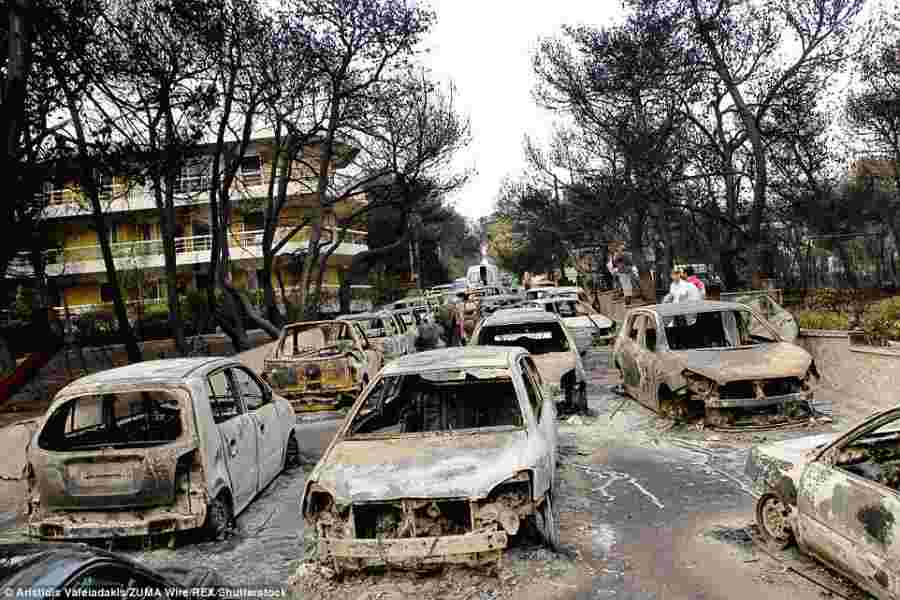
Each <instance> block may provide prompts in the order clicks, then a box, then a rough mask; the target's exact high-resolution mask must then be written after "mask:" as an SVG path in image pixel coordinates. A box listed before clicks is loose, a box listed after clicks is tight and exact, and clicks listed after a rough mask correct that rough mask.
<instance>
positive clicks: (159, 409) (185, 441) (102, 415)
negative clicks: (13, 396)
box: [26, 358, 298, 539]
mask: <svg viewBox="0 0 900 600" xmlns="http://www.w3.org/2000/svg"><path fill="white" fill-rule="evenodd" d="M295 419H296V417H295V416H294V411H293V410H292V409H291V407H290V405H289V404H288V403H287V401H286V400H284V399H282V398H279V397H278V396H275V395H274V394H273V393H272V391H271V390H270V389H269V388H268V387H267V386H266V385H265V383H263V382H262V381H260V380H259V379H257V377H256V376H255V375H254V374H253V373H251V372H250V371H248V370H247V369H246V368H244V367H243V366H242V365H240V364H239V363H238V362H236V361H234V360H231V359H224V358H212V359H210V358H204V359H199V358H198V359H170V360H157V361H148V362H142V363H136V364H133V365H129V366H127V367H120V368H118V369H110V370H108V371H104V372H102V373H97V374H94V375H89V376H87V377H83V378H81V379H79V380H77V381H75V382H73V383H71V384H69V385H68V386H66V387H65V388H63V389H62V390H61V391H60V392H59V394H57V396H56V398H55V399H54V401H53V403H52V404H51V405H50V408H49V409H48V410H47V413H46V416H45V417H44V418H43V419H42V421H41V423H40V425H39V426H38V429H37V431H36V432H35V434H34V437H33V438H32V440H31V443H30V444H29V447H28V451H27V456H28V463H27V471H26V472H27V475H28V487H29V499H28V505H27V511H26V512H27V515H28V531H29V534H30V535H32V536H37V537H41V538H49V539H78V538H85V539H90V538H109V537H123V536H149V535H155V534H165V533H171V532H175V531H179V530H184V529H193V528H198V527H201V526H204V525H205V526H206V527H207V528H208V530H209V532H210V533H211V534H213V535H216V536H218V535H219V534H221V533H222V532H223V531H224V530H225V528H226V527H227V526H228V525H229V523H230V521H231V520H232V518H233V517H234V516H235V515H237V514H238V513H240V512H241V511H242V510H243V509H244V508H246V507H247V505H248V504H250V502H251V501H252V500H253V498H254V497H255V496H256V494H257V493H258V492H259V491H260V490H262V489H263V488H265V487H266V486H267V485H268V484H269V482H271V481H272V480H273V479H274V478H275V477H277V476H278V474H279V473H280V472H281V470H282V469H283V468H284V467H285V466H286V465H288V464H291V463H296V462H297V460H298V446H297V440H296V437H295V435H294V427H293V423H294V421H295Z"/></svg>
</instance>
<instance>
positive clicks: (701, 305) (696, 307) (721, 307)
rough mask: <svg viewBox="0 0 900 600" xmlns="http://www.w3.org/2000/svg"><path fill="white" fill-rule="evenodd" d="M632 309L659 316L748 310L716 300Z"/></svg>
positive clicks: (735, 304)
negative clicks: (648, 311)
mask: <svg viewBox="0 0 900 600" xmlns="http://www.w3.org/2000/svg"><path fill="white" fill-rule="evenodd" d="M634 310H652V311H654V312H656V314H658V315H659V316H661V317H674V316H678V315H692V314H695V313H700V312H723V311H726V310H749V308H748V307H747V306H746V305H744V304H739V303H737V302H721V301H718V300H700V301H697V302H667V303H665V304H653V305H650V306H640V307H637V308H635V309H634Z"/></svg>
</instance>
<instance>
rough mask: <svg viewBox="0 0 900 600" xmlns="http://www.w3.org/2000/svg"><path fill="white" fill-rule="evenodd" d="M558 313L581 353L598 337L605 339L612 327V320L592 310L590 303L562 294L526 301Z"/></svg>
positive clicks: (541, 308)
mask: <svg viewBox="0 0 900 600" xmlns="http://www.w3.org/2000/svg"><path fill="white" fill-rule="evenodd" d="M526 306H531V307H534V308H537V309H540V310H545V311H547V312H552V313H554V314H557V315H559V317H560V318H561V319H562V320H563V323H564V324H565V325H566V327H567V328H568V329H569V331H571V332H572V336H573V337H574V338H575V343H576V345H577V346H578V351H579V352H580V353H581V354H582V355H583V354H584V353H586V352H587V351H588V350H589V349H590V347H591V346H592V345H593V343H594V340H596V339H598V338H603V339H605V338H606V336H608V335H609V332H610V331H611V330H612V328H613V322H612V320H611V319H609V318H608V317H604V316H603V315H601V314H600V313H599V312H597V311H596V310H594V307H592V306H591V305H590V304H587V303H585V302H582V301H580V300H577V299H575V298H570V297H566V296H562V295H556V296H549V297H546V298H541V299H539V300H532V301H531V302H528V303H526Z"/></svg>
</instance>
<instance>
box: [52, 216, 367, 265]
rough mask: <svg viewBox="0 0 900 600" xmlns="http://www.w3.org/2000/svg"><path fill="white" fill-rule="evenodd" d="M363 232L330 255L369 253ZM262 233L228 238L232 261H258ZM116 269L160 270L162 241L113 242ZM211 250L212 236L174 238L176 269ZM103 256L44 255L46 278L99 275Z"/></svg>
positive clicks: (300, 238) (93, 248)
mask: <svg viewBox="0 0 900 600" xmlns="http://www.w3.org/2000/svg"><path fill="white" fill-rule="evenodd" d="M292 229H293V228H292V227H279V228H277V229H276V230H275V242H276V243H277V242H279V241H281V240H283V239H284V238H285V236H287V235H289V234H290V233H291V230H292ZM324 229H325V232H326V233H327V235H324V236H323V238H324V240H325V241H326V242H328V241H331V240H332V239H334V236H335V235H337V234H338V232H339V230H338V229H336V228H333V227H325V228H324ZM309 233H310V228H308V227H307V228H304V229H301V230H300V231H299V232H297V233H295V234H294V235H293V236H292V237H291V238H290V240H289V241H288V242H287V243H286V244H285V245H284V247H283V248H282V249H281V250H280V251H279V253H278V254H279V255H281V254H290V253H292V252H295V251H297V250H302V249H304V248H305V247H306V245H307V243H308V241H309ZM367 236H368V234H367V232H365V231H357V230H347V233H346V234H345V241H344V242H343V243H341V244H340V246H338V248H337V249H336V250H335V252H334V254H335V255H338V256H354V255H356V254H359V253H360V252H364V251H366V250H368V249H369V247H368V243H367V239H368V238H367ZM262 239H263V230H261V229H260V230H253V231H242V232H240V233H233V234H232V235H231V236H230V240H229V241H230V243H229V254H230V258H231V259H232V260H236V261H241V260H245V259H246V260H255V259H259V258H262V255H263V254H262ZM110 246H111V250H112V254H113V258H114V259H115V262H116V268H117V269H122V270H128V269H160V268H162V267H163V265H164V264H165V259H164V258H163V243H162V240H144V241H133V242H116V243H112V244H110ZM211 248H212V236H209V235H195V236H189V237H179V238H175V254H176V258H177V262H178V264H179V265H188V264H198V263H199V264H202V263H207V262H209V253H210V250H211ZM105 270H106V269H105V267H104V266H103V255H102V253H101V250H100V246H99V245H90V246H75V247H70V248H64V249H61V250H49V251H48V252H47V275H50V276H52V277H56V276H60V275H80V274H87V273H102V272H104V271H105Z"/></svg>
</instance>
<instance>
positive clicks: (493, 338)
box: [471, 309, 587, 410]
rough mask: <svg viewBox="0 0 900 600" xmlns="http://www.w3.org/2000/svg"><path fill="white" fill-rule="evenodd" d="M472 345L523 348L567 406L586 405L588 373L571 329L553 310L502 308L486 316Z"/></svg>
mask: <svg viewBox="0 0 900 600" xmlns="http://www.w3.org/2000/svg"><path fill="white" fill-rule="evenodd" d="M471 344H472V345H478V346H506V347H520V348H525V350H527V351H528V352H530V353H531V358H532V359H534V363H535V365H537V368H538V372H539V373H540V375H541V379H542V380H543V382H544V383H545V384H547V385H551V386H559V390H560V391H561V392H562V395H563V400H564V402H565V404H566V407H567V408H574V409H577V410H584V409H585V408H587V374H586V372H585V370H584V363H582V361H581V355H580V354H579V352H578V346H577V344H576V342H575V338H574V337H573V336H572V333H571V332H570V331H569V330H568V329H567V328H566V326H565V324H564V323H563V321H562V320H561V319H560V318H559V317H558V316H556V315H555V314H554V313H549V312H546V311H542V310H527V309H526V310H522V309H501V310H498V311H496V312H495V313H494V314H492V315H490V316H488V317H485V318H484V319H482V321H481V322H480V323H479V324H478V326H477V327H476V328H475V331H474V333H473V334H472V341H471Z"/></svg>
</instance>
